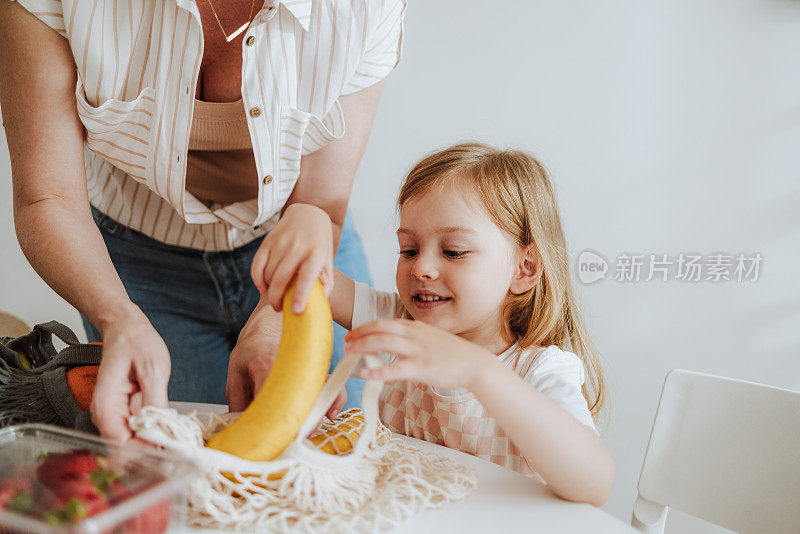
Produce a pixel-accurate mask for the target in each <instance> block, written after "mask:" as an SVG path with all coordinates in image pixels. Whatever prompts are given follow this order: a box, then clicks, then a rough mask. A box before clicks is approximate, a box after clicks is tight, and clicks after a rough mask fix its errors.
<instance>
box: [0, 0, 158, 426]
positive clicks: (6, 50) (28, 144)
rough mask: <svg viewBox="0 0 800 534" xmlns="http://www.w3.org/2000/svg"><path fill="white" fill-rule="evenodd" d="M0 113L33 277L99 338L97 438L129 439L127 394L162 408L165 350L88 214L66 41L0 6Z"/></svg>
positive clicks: (14, 7)
mask: <svg viewBox="0 0 800 534" xmlns="http://www.w3.org/2000/svg"><path fill="white" fill-rule="evenodd" d="M0 50H2V53H0V107H2V110H3V123H4V126H5V130H6V136H7V139H8V149H9V153H10V156H11V175H12V182H13V197H14V226H15V228H16V232H17V239H18V241H19V244H20V247H21V248H22V252H23V253H24V254H25V257H26V258H27V259H28V261H29V262H30V264H31V266H32V267H33V268H34V269H35V270H36V272H37V273H38V274H39V276H41V277H42V279H43V280H44V281H45V282H46V283H47V285H49V286H50V287H51V288H52V289H53V290H54V291H55V292H56V293H58V294H59V295H60V296H61V297H63V298H64V299H65V300H66V301H67V302H69V303H70V304H72V305H73V306H74V307H75V308H77V309H78V311H80V312H81V313H82V314H83V315H84V316H86V317H87V318H88V319H89V321H91V323H92V324H93V325H94V326H96V327H97V329H98V330H99V331H100V334H101V335H102V337H103V342H104V348H103V361H102V364H101V365H100V372H99V374H98V377H97V385H96V387H95V389H94V398H93V402H92V420H93V421H94V423H95V424H96V425H97V427H98V428H99V429H100V431H101V433H103V434H104V435H106V436H110V437H113V438H117V439H126V438H128V437H129V436H130V430H129V429H128V427H127V424H126V418H127V416H128V415H130V397H131V396H132V395H133V394H134V393H135V392H136V391H137V390H138V389H140V388H141V392H142V396H143V400H144V402H145V403H146V404H153V405H157V406H166V405H167V381H168V379H169V372H170V361H169V354H168V352H167V348H166V346H165V345H164V342H163V341H162V340H161V337H159V335H158V333H157V332H156V331H155V329H154V328H153V327H152V326H151V324H150V322H149V321H148V320H147V317H145V315H144V314H143V313H142V311H141V310H140V309H139V308H138V307H137V306H135V305H134V304H133V303H132V302H131V301H130V299H129V298H128V295H127V293H126V291H125V288H124V287H123V285H122V282H121V281H120V279H119V276H117V272H116V270H115V269H114V265H113V264H112V263H111V259H110V258H109V255H108V251H107V250H106V247H105V244H104V242H103V239H102V237H101V235H100V232H99V230H98V229H97V226H96V225H95V223H94V221H93V220H92V216H91V213H90V211H89V198H88V195H87V191H86V171H85V169H84V161H83V135H84V132H83V125H82V124H81V122H80V119H79V118H78V112H77V107H76V103H75V85H76V82H77V75H76V71H75V61H74V59H73V57H72V51H71V50H70V47H69V42H68V41H67V40H66V39H64V38H63V37H61V36H60V35H59V34H58V33H56V32H55V31H53V30H52V29H51V28H49V27H47V26H46V25H45V24H44V23H42V22H41V21H40V20H38V19H37V18H35V17H34V16H33V15H31V14H30V13H28V12H27V11H25V9H24V8H23V7H22V6H20V5H19V4H17V3H16V2H8V1H6V0H0Z"/></svg>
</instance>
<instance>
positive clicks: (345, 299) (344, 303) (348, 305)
mask: <svg viewBox="0 0 800 534" xmlns="http://www.w3.org/2000/svg"><path fill="white" fill-rule="evenodd" d="M355 293H356V290H355V284H354V283H353V280H352V279H351V278H350V277H349V276H347V275H346V274H344V273H343V272H341V271H340V270H339V269H334V270H333V291H332V292H331V296H330V298H329V299H328V300H329V301H330V303H331V313H332V314H333V320H334V321H336V323H337V324H338V325H340V326H341V327H342V328H344V329H346V330H350V327H351V326H352V324H353V307H354V304H355Z"/></svg>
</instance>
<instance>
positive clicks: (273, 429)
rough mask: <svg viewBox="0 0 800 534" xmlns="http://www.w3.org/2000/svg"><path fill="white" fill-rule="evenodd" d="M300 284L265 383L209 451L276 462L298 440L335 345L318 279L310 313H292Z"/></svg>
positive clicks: (286, 309)
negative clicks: (298, 433) (277, 457)
mask: <svg viewBox="0 0 800 534" xmlns="http://www.w3.org/2000/svg"><path fill="white" fill-rule="evenodd" d="M294 289H295V286H294V283H292V284H291V285H290V286H289V288H288V289H287V290H286V293H285V294H284V296H283V331H282V333H281V343H280V346H279V347H278V354H277V355H276V357H275V362H274V363H273V365H272V369H271V370H270V372H269V375H268V376H267V379H266V380H265V381H264V385H263V386H262V387H261V390H260V391H259V392H258V395H256V397H255V399H253V402H252V403H251V404H250V406H248V407H247V409H246V410H245V411H244V412H242V415H240V416H239V418H238V419H236V421H234V422H233V423H231V424H230V425H229V426H228V427H227V428H225V429H224V430H223V431H221V432H220V433H219V434H217V435H215V436H214V437H212V438H211V439H210V440H209V441H208V443H207V444H206V446H207V447H210V448H212V449H217V450H220V451H223V452H227V453H229V454H233V455H234V456H238V457H239V458H244V459H245V460H252V461H265V460H272V459H273V458H275V457H276V456H278V455H279V454H280V453H281V452H282V451H283V449H284V448H286V446H287V445H288V444H289V443H290V442H291V441H292V439H294V437H295V436H296V435H297V432H298V431H299V430H300V426H301V425H302V424H303V421H304V420H305V418H306V417H307V416H308V413H309V412H310V411H311V408H312V406H313V405H314V402H315V401H316V400H317V397H318V396H319V393H320V391H321V390H322V386H323V385H324V384H325V379H326V377H327V374H328V367H329V366H330V362H331V348H332V344H333V326H332V323H331V321H332V317H331V308H330V305H329V304H328V299H327V298H326V297H325V292H324V291H323V289H322V283H321V282H320V281H319V280H317V281H315V282H314V287H313V289H312V290H311V295H310V296H309V298H308V304H307V305H306V309H305V311H303V313H301V314H300V315H295V314H294V313H293V312H292V310H291V303H292V296H293V295H294Z"/></svg>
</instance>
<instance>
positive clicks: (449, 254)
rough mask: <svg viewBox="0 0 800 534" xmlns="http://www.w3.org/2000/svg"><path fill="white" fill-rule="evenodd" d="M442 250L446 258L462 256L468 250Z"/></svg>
mask: <svg viewBox="0 0 800 534" xmlns="http://www.w3.org/2000/svg"><path fill="white" fill-rule="evenodd" d="M442 252H443V253H444V255H445V256H447V257H448V258H463V257H464V256H466V255H467V254H468V253H469V251H468V250H443V251H442Z"/></svg>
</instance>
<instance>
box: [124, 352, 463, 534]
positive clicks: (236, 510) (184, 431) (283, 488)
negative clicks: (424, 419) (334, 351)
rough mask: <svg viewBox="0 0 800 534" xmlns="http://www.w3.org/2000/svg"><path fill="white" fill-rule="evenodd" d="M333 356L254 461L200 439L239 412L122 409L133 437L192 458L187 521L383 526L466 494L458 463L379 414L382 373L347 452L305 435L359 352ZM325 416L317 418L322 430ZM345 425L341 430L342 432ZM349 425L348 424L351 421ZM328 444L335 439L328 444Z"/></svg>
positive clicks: (348, 528) (370, 386) (276, 527)
mask: <svg viewBox="0 0 800 534" xmlns="http://www.w3.org/2000/svg"><path fill="white" fill-rule="evenodd" d="M362 359H363V360H364V363H365V365H368V366H370V367H372V366H375V365H379V364H378V360H377V359H375V358H373V357H370V356H366V357H365V356H361V355H347V356H345V357H344V358H343V359H342V361H340V362H339V364H338V365H337V366H336V369H334V371H333V373H332V375H331V376H330V378H329V379H328V381H327V383H326V384H325V386H324V387H323V389H322V391H321V392H320V395H319V397H318V398H317V401H316V403H315V404H314V406H313V408H312V409H311V411H310V413H309V414H308V417H306V419H305V421H304V422H303V425H302V426H301V428H300V431H299V432H298V434H297V437H296V438H295V439H294V440H293V441H292V442H291V443H290V444H289V445H288V446H287V447H286V449H284V451H283V452H282V453H281V454H280V455H279V456H278V457H277V458H275V459H274V460H271V461H267V462H252V461H248V460H243V459H241V458H238V457H236V456H233V455H230V454H227V453H224V452H221V451H218V450H214V449H209V448H206V447H204V442H205V441H207V440H208V439H209V438H210V437H211V436H213V435H214V434H216V433H217V432H219V431H221V430H222V429H223V428H225V427H226V426H227V425H229V424H230V423H231V422H232V421H234V420H235V419H236V417H237V416H238V415H239V414H225V415H223V416H218V415H215V414H211V413H209V414H197V413H192V414H188V415H186V414H178V413H177V411H175V410H173V409H159V408H153V407H146V408H144V409H143V410H142V412H141V413H140V414H139V415H137V416H134V417H131V419H130V425H131V428H132V429H133V430H134V432H135V434H136V436H137V437H139V438H142V439H146V440H148V441H151V442H153V443H156V444H158V445H160V446H162V447H164V448H166V449H168V450H172V451H175V452H177V453H180V454H182V455H183V456H186V457H188V458H190V459H192V460H194V462H195V463H196V465H197V469H198V473H199V476H198V477H197V478H196V480H195V481H194V482H193V483H192V484H191V486H190V487H189V488H187V494H188V495H187V521H188V523H189V525H192V526H198V527H205V528H218V529H224V530H259V531H269V532H288V531H293V532H297V531H301V532H325V533H327V532H353V531H358V532H364V531H385V530H390V529H392V528H394V527H395V526H396V525H397V524H398V523H400V522H401V521H403V520H405V519H407V518H408V517H410V516H412V515H414V514H416V513H417V512H419V511H420V510H423V509H431V508H440V507H443V506H445V505H446V504H447V503H449V502H451V501H454V500H458V499H462V498H464V497H466V496H467V495H468V494H469V493H470V492H471V491H472V490H473V489H474V488H475V486H476V480H475V475H474V473H473V472H472V471H471V470H470V469H468V468H467V467H465V466H462V465H459V464H457V463H455V462H452V461H450V460H448V459H446V458H441V457H439V456H437V455H434V454H430V453H428V454H426V453H423V452H422V451H419V450H418V449H415V448H413V447H409V446H407V445H406V444H405V443H404V442H403V441H402V440H400V439H393V438H391V434H390V433H389V431H388V430H387V429H386V427H384V426H383V425H382V424H381V423H380V421H379V420H378V395H379V394H380V391H381V388H382V387H383V382H379V381H368V382H367V383H366V385H365V386H364V392H363V396H362V405H363V421H364V422H363V425H361V426H362V428H361V429H360V433H359V435H358V438H357V440H356V442H355V444H354V446H353V447H352V449H351V451H350V453H349V454H344V455H339V454H329V453H327V452H323V451H322V450H320V446H319V445H314V444H313V443H311V442H310V441H309V440H308V439H306V436H307V435H308V434H309V432H311V431H312V430H313V429H314V427H315V426H316V425H317V423H318V422H319V421H320V419H322V417H323V416H324V414H325V413H326V412H327V410H328V408H329V407H330V405H331V404H332V403H333V401H334V400H335V399H336V397H337V395H338V392H339V391H340V390H341V388H342V387H343V386H344V383H345V381H346V380H347V379H348V378H349V377H350V376H351V374H352V373H353V371H354V369H356V367H357V366H358V364H359V363H360V362H361V360H362ZM330 426H331V425H330V424H328V425H327V426H326V425H323V430H329V429H330ZM350 426H352V425H350V424H348V425H343V429H344V430H342V432H341V433H340V435H348V436H350V435H352V433H351V432H348V429H350V428H349V427H350ZM350 430H352V429H350ZM334 448H335V446H334Z"/></svg>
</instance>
